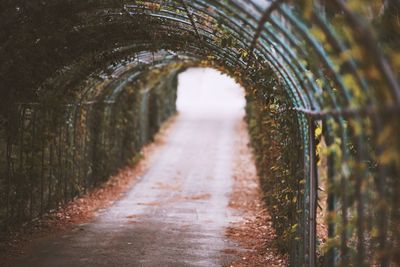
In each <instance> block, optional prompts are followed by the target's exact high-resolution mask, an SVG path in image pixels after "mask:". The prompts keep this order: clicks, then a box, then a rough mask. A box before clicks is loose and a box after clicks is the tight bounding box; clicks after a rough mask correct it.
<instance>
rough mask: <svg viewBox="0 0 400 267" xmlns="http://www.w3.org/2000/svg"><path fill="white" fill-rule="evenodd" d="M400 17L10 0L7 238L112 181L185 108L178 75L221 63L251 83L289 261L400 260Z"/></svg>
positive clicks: (205, 1)
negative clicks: (322, 227) (322, 235)
mask: <svg viewBox="0 0 400 267" xmlns="http://www.w3.org/2000/svg"><path fill="white" fill-rule="evenodd" d="M399 16H400V2H399V1H398V0H388V1H372V0H348V1H346V0H331V1H327V0H299V1H291V0H274V1H270V0H231V1H217V0H192V1H187V0H153V1H136V0H90V1H78V0H68V1H65V0H51V1H36V0H31V1H24V0H18V1H15V0H13V1H6V0H3V1H1V2H0V44H1V45H0V88H1V100H0V103H1V105H0V122H1V125H2V127H1V128H0V142H1V148H0V150H1V155H2V157H1V159H0V170H1V177H0V192H1V198H0V203H1V205H0V224H1V226H2V229H4V231H6V230H7V229H9V228H10V227H11V226H13V225H18V224H21V223H23V222H26V221H29V220H32V218H36V217H38V216H41V214H43V213H45V212H46V211H48V210H50V209H53V208H54V207H56V206H57V205H58V203H61V202H65V203H66V202H68V201H70V200H71V199H73V198H74V197H76V196H78V195H81V194H83V193H84V192H86V190H89V189H90V188H93V187H94V186H96V185H98V184H99V183H101V182H102V181H104V180H106V179H107V178H108V177H109V176H110V175H112V174H113V173H115V171H116V170H117V169H118V168H120V167H121V166H123V165H125V164H126V163H127V161H128V160H130V159H131V158H132V157H133V156H134V155H136V154H137V153H138V152H139V151H140V149H141V148H142V147H143V145H144V144H146V143H148V142H149V141H151V140H152V138H153V136H154V134H155V133H156V132H157V131H158V129H159V127H160V126H161V124H162V123H163V122H164V121H165V120H166V119H167V118H169V117H170V116H171V115H172V114H174V113H175V111H176V108H175V101H176V86H177V75H178V74H179V73H181V72H182V71H184V70H185V69H187V68H189V67H211V68H214V69H218V70H219V71H221V72H222V73H226V74H228V75H229V76H231V77H233V78H234V79H235V80H236V81H237V82H238V83H239V84H241V85H242V86H243V87H244V88H245V92H246V101H247V105H246V120H247V123H248V125H249V132H250V135H251V142H252V144H253V147H254V153H255V158H256V165H257V170H258V173H259V176H260V179H261V184H262V187H263V190H264V194H265V196H266V197H265V199H266V203H267V206H268V207H269V209H270V211H271V213H272V214H273V216H272V218H273V224H274V227H275V229H276V231H277V235H278V236H279V238H280V243H282V244H281V246H282V247H283V248H284V250H286V251H287V252H288V254H289V259H290V260H289V261H290V265H291V266H317V265H319V262H321V259H323V260H322V262H323V265H324V266H325V265H326V266H366V265H373V264H377V265H380V266H395V265H396V264H399V263H400V258H399V253H398V252H399V246H400V244H399V242H400V228H399V226H400V198H399V193H400V182H399V175H400V120H399V115H400V71H399V69H400V50H399V47H400V39H399V36H400V24H399ZM322 161H324V162H325V165H326V166H323V167H321V164H320V163H321V162H322ZM322 178H323V179H322ZM322 185H323V187H324V194H325V195H326V197H325V198H321V197H319V196H320V195H321V191H320V189H321V187H322ZM319 206H320V207H319ZM319 208H321V209H323V210H324V212H325V214H326V224H327V229H328V230H327V232H328V237H327V241H326V244H325V246H324V247H323V248H322V247H321V244H320V242H319V239H318V235H317V226H316V225H317V223H316V221H317V217H318V215H317V210H318V209H319Z"/></svg>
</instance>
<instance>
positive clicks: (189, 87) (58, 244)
mask: <svg viewBox="0 0 400 267" xmlns="http://www.w3.org/2000/svg"><path fill="white" fill-rule="evenodd" d="M204 71H205V72H206V75H205V76H204V79H205V80H200V81H196V83H195V85H193V80H192V75H193V74H196V73H198V72H204ZM207 80H208V81H210V80H211V81H212V88H211V87H210V83H207V82H206V81H207ZM180 84H181V89H180V94H179V100H178V108H179V110H180V114H179V116H178V118H177V120H176V122H175V123H174V124H173V125H172V126H171V127H172V129H170V130H169V131H168V135H167V136H166V137H165V138H166V142H165V144H163V145H161V147H160V148H159V150H158V151H157V152H156V153H154V154H153V156H152V157H151V159H149V160H150V166H151V167H150V169H149V170H148V171H147V172H146V173H145V174H144V175H143V177H142V178H141V179H140V181H139V182H138V183H136V184H135V186H133V188H131V189H130V190H129V191H128V192H127V193H126V195H125V196H124V197H123V198H122V199H121V200H120V201H118V202H116V203H115V204H114V205H112V206H111V207H109V208H108V209H106V210H105V211H103V212H102V213H100V214H99V215H98V216H97V217H96V219H95V220H94V221H93V222H91V223H89V224H87V225H85V226H80V227H76V228H75V229H73V230H72V231H71V232H69V233H68V234H65V235H63V236H56V237H50V238H46V239H43V240H41V241H40V242H38V243H37V244H36V245H35V246H34V248H32V249H30V251H29V253H28V255H27V256H25V257H23V258H21V259H20V260H19V261H18V262H17V263H16V266H32V267H33V266H49V267H50V266H58V267H62V266H85V267H86V266H174V267H178V266H207V267H208V266H222V265H225V264H228V263H229V262H231V261H233V260H234V256H232V255H230V254H226V253H224V252H223V251H224V250H225V251H226V250H229V249H230V248H233V247H235V246H236V245H235V244H233V243H231V242H230V241H228V240H227V239H226V237H225V230H226V228H227V227H228V225H229V223H230V222H232V221H234V220H235V219H236V218H235V216H233V213H232V211H231V210H230V209H229V208H228V202H229V195H230V193H231V191H232V168H233V166H232V162H233V157H234V153H235V151H234V149H235V147H234V145H233V143H234V140H235V137H236V134H238V133H237V130H235V129H237V127H235V126H237V125H238V123H239V122H240V120H241V119H242V118H243V116H244V111H243V105H244V104H243V103H244V99H243V96H242V95H241V94H242V93H241V91H240V89H239V88H237V86H236V85H234V84H233V83H232V84H231V83H229V84H226V82H221V79H220V77H219V76H218V75H217V74H216V73H215V72H212V71H208V70H201V69H193V70H189V71H188V72H187V73H185V74H183V75H181V77H180ZM233 87H236V88H233ZM212 95H213V96H214V98H210V96H212Z"/></svg>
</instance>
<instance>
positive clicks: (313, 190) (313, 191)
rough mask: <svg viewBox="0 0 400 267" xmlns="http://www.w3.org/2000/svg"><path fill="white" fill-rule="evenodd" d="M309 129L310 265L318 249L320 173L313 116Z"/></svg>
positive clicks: (309, 122) (314, 261) (313, 266)
mask: <svg viewBox="0 0 400 267" xmlns="http://www.w3.org/2000/svg"><path fill="white" fill-rule="evenodd" d="M308 126H309V127H308V129H309V143H310V146H309V149H310V150H309V156H310V157H309V158H310V170H309V171H310V191H309V192H310V195H309V205H310V206H309V209H310V212H309V216H310V217H309V266H310V267H315V266H316V251H317V247H316V244H317V242H316V241H317V240H316V236H317V232H316V218H317V193H318V175H317V162H316V145H315V143H316V141H315V121H314V120H313V119H312V118H309V119H308Z"/></svg>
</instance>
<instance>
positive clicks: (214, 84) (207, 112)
mask: <svg viewBox="0 0 400 267" xmlns="http://www.w3.org/2000/svg"><path fill="white" fill-rule="evenodd" d="M244 106H245V99H244V90H243V89H242V88H241V87H240V86H239V85H238V84H237V83H235V81H234V80H233V79H232V78H230V77H228V76H227V75H224V74H221V73H220V72H218V71H216V70H214V69H208V68H192V69H189V70H187V71H185V72H184V73H182V74H181V75H179V87H178V101H177V108H178V111H179V112H180V113H181V114H185V113H186V114H187V113H191V114H192V113H196V114H199V115H204V116H218V115H224V114H226V113H231V112H243V110H244Z"/></svg>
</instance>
